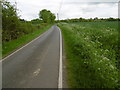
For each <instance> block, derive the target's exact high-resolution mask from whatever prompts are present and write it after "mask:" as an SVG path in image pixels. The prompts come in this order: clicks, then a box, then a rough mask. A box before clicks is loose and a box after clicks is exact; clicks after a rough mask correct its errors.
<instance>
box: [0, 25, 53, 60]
mask: <svg viewBox="0 0 120 90" xmlns="http://www.w3.org/2000/svg"><path fill="white" fill-rule="evenodd" d="M53 26H54V25H53ZM53 26H51V27H50V29H51V28H52V27H53ZM48 30H49V29H48ZM48 30H47V31H46V32H44V33H42V34H41V35H40V36H38V37H36V38H35V39H33V40H32V41H30V42H28V43H27V44H25V45H23V46H22V47H21V48H19V49H17V50H16V51H14V52H13V53H11V54H10V55H8V56H6V57H4V58H3V59H2V60H0V62H3V61H4V60H5V59H7V58H9V57H11V56H12V55H14V54H15V53H17V52H18V51H20V50H22V49H23V48H24V47H26V46H28V45H29V44H31V43H33V42H34V41H36V40H37V39H38V38H40V37H42V36H43V35H44V34H46V33H47V32H48Z"/></svg>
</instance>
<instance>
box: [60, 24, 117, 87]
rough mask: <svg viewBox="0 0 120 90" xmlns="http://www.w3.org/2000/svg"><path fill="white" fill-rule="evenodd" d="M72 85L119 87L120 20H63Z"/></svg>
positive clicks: (68, 71)
mask: <svg viewBox="0 0 120 90" xmlns="http://www.w3.org/2000/svg"><path fill="white" fill-rule="evenodd" d="M58 26H59V27H60V28H61V30H62V34H63V37H64V42H65V51H66V60H67V73H68V85H69V87H70V88H119V79H118V78H119V77H118V76H119V75H118V71H119V69H118V66H117V61H118V58H117V54H118V51H117V49H118V31H117V22H82V23H61V24H58Z"/></svg>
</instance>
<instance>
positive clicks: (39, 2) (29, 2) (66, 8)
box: [9, 0, 118, 20]
mask: <svg viewBox="0 0 120 90" xmlns="http://www.w3.org/2000/svg"><path fill="white" fill-rule="evenodd" d="M9 1H11V2H15V1H16V2H17V7H18V9H19V10H21V12H20V15H21V18H23V19H26V20H31V19H35V18H38V13H39V11H40V10H42V9H48V10H50V11H51V12H53V13H55V15H56V14H57V13H58V11H59V7H60V3H61V0H9ZM113 2H116V3H113ZM117 2H118V0H84V2H83V0H63V3H62V7H61V9H60V13H59V17H60V19H67V18H79V17H84V18H94V17H102V18H106V17H118V5H117Z"/></svg>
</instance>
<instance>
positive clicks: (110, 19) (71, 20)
mask: <svg viewBox="0 0 120 90" xmlns="http://www.w3.org/2000/svg"><path fill="white" fill-rule="evenodd" d="M98 21H99V22H101V21H120V19H119V18H112V17H110V18H100V19H99V18H97V17H95V18H90V19H85V18H75V19H66V20H59V21H56V22H98Z"/></svg>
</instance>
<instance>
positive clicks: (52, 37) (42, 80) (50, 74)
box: [2, 25, 60, 88]
mask: <svg viewBox="0 0 120 90" xmlns="http://www.w3.org/2000/svg"><path fill="white" fill-rule="evenodd" d="M59 62H60V31H59V29H58V27H57V26H56V25H54V26H52V27H51V28H50V29H49V30H48V31H47V32H45V33H44V34H43V35H42V36H41V37H39V38H38V39H36V40H35V41H33V42H32V43H30V44H28V45H27V46H26V47H24V48H22V49H21V50H19V51H18V52H16V53H14V54H13V55H12V56H10V57H8V58H6V59H5V60H3V62H2V66H3V68H2V73H3V74H2V79H3V80H2V81H3V82H2V83H3V84H2V87H3V88H57V87H58V77H59Z"/></svg>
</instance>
